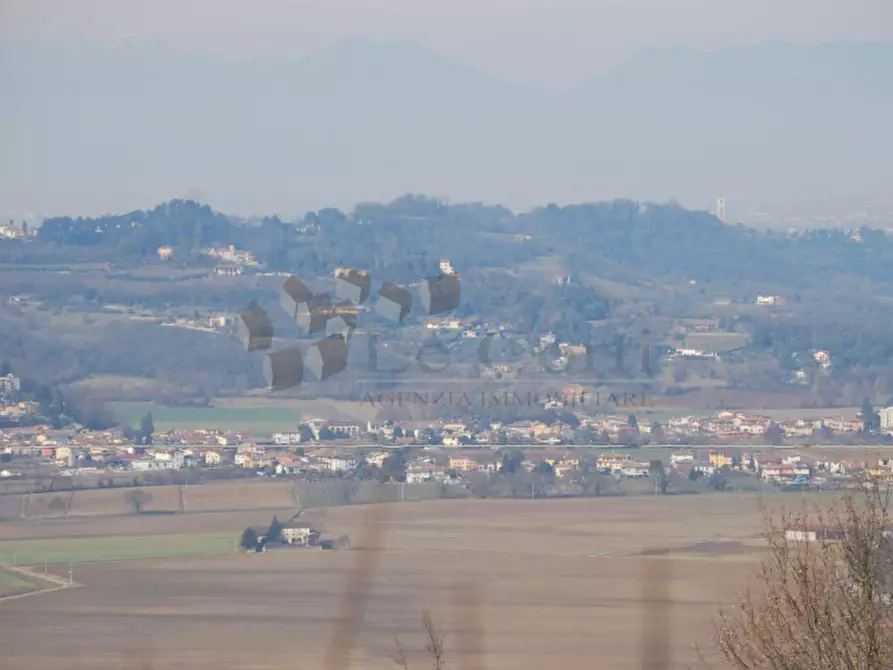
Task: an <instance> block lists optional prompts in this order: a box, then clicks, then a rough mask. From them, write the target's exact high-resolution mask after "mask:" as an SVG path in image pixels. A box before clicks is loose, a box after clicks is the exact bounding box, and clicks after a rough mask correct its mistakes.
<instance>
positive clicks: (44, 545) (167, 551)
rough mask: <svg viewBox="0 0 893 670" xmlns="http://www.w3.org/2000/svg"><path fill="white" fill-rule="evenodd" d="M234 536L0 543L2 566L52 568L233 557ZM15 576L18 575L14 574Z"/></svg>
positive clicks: (139, 536) (15, 541) (69, 539)
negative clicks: (215, 556)
mask: <svg viewBox="0 0 893 670" xmlns="http://www.w3.org/2000/svg"><path fill="white" fill-rule="evenodd" d="M238 539H239V538H238V536H237V535H234V534H233V533H188V534H187V533H183V534H177V535H128V536H111V537H73V538H60V539H39V540H6V541H0V563H5V564H7V565H12V564H13V563H14V564H15V565H43V564H44V562H46V563H47V564H50V565H54V564H59V563H90V562H96V561H136V560H141V559H149V558H186V557H191V556H213V555H215V554H230V553H233V552H234V551H236V550H237V544H238ZM13 577H15V575H13Z"/></svg>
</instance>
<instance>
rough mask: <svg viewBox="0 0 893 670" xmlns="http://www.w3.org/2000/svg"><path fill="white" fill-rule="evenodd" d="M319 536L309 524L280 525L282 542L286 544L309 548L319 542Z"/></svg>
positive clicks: (289, 523)
mask: <svg viewBox="0 0 893 670" xmlns="http://www.w3.org/2000/svg"><path fill="white" fill-rule="evenodd" d="M320 535H321V534H320V533H319V531H315V530H313V528H312V527H311V526H310V524H309V523H303V522H300V521H287V522H286V523H283V524H282V540H283V542H285V543H286V544H292V545H297V546H303V547H309V546H312V545H314V544H317V543H318V542H319V538H320Z"/></svg>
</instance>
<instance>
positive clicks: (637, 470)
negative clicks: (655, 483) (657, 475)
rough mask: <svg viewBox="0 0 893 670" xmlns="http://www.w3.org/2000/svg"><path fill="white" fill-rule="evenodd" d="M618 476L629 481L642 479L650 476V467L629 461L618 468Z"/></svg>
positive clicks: (646, 464)
mask: <svg viewBox="0 0 893 670" xmlns="http://www.w3.org/2000/svg"><path fill="white" fill-rule="evenodd" d="M620 474H621V475H623V476H624V477H628V478H630V479H644V478H645V477H648V475H649V474H651V466H650V464H648V463H642V462H636V461H630V462H628V463H626V464H625V465H623V467H621V468H620Z"/></svg>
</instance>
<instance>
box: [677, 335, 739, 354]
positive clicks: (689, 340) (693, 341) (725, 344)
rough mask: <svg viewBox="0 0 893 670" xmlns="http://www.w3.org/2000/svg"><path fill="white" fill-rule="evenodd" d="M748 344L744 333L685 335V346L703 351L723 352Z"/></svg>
mask: <svg viewBox="0 0 893 670" xmlns="http://www.w3.org/2000/svg"><path fill="white" fill-rule="evenodd" d="M746 344H747V336H746V335H744V334H743V333H689V334H688V335H686V336H685V346H686V347H691V348H692V349H701V350H702V351H713V352H716V353H718V354H722V353H725V352H728V351H733V350H735V349H740V348H741V347H743V346H745V345H746Z"/></svg>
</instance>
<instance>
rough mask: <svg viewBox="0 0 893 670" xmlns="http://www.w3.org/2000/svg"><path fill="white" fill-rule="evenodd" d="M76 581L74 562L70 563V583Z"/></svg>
mask: <svg viewBox="0 0 893 670" xmlns="http://www.w3.org/2000/svg"><path fill="white" fill-rule="evenodd" d="M73 583H74V563H69V564H68V585H69V586H71V585H72V584H73Z"/></svg>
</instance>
